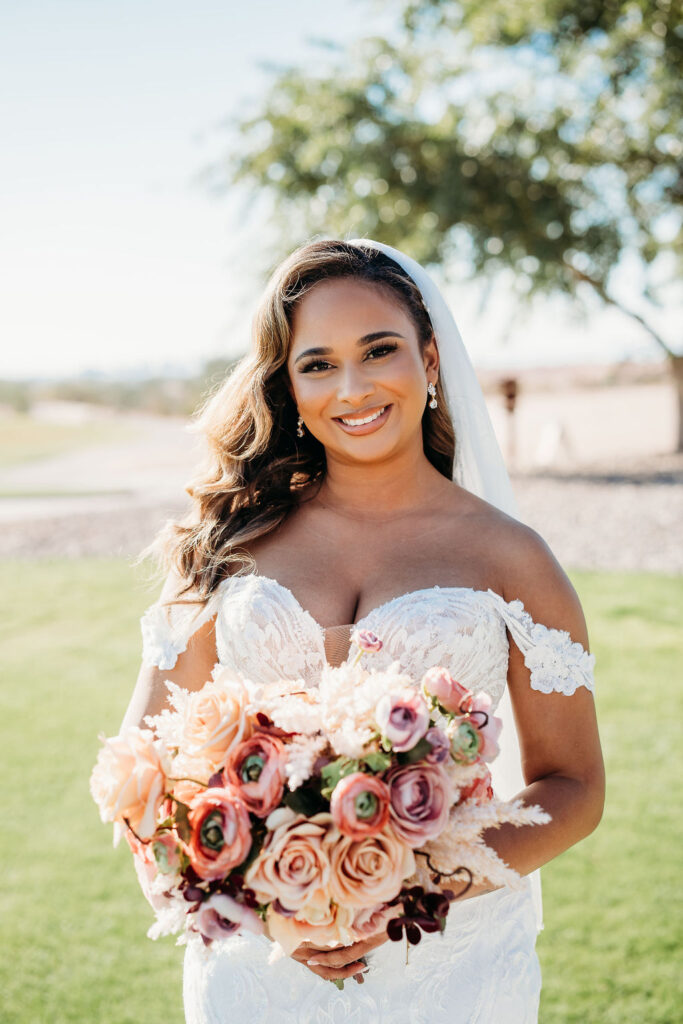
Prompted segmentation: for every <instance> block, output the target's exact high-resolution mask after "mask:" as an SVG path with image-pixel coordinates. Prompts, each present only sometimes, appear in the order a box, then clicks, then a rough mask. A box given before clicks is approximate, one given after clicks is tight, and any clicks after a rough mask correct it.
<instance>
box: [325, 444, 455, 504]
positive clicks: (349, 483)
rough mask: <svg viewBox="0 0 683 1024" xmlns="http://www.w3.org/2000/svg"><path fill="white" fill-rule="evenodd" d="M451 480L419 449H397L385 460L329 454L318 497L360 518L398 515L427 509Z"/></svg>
mask: <svg viewBox="0 0 683 1024" xmlns="http://www.w3.org/2000/svg"><path fill="white" fill-rule="evenodd" d="M447 488H449V482H448V481H447V480H446V478H445V477H444V476H443V475H442V474H441V473H439V471H438V470H437V469H435V468H434V466H432V464H431V462H430V461H429V460H428V459H427V457H426V456H425V454H424V451H423V450H422V448H421V446H420V450H419V452H416V451H414V450H413V451H407V452H406V451H404V452H400V453H396V454H395V455H393V456H391V457H390V458H388V459H385V460H383V461H382V462H372V463H370V462H368V463H361V462H348V461H345V460H341V459H339V457H338V456H337V455H336V454H334V453H332V454H330V453H328V455H327V471H326V474H325V479H324V480H323V483H322V485H321V487H320V490H319V491H318V493H317V496H316V498H317V501H318V502H319V504H321V505H323V506H325V507H326V508H328V509H331V510H332V511H335V512H339V513H342V514H346V515H351V516H354V517H355V516H357V517H358V518H359V519H365V520H368V519H372V518H398V517H400V516H401V515H409V514H410V513H411V512H414V511H419V510H423V509H424V508H425V506H428V505H430V504H431V503H433V502H434V500H435V499H436V498H437V497H438V496H440V495H441V493H443V492H444V491H445V490H446V489H447Z"/></svg>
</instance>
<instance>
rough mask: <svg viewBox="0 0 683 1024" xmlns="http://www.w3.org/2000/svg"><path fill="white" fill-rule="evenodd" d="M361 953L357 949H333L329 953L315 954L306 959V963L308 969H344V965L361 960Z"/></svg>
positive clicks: (347, 947)
mask: <svg viewBox="0 0 683 1024" xmlns="http://www.w3.org/2000/svg"><path fill="white" fill-rule="evenodd" d="M362 959H363V957H362V953H360V952H359V950H358V949H356V948H352V947H351V946H346V947H344V948H343V949H333V950H330V952H329V953H316V954H315V956H311V957H309V958H308V960H307V961H306V963H307V964H308V966H309V967H316V966H318V965H319V966H321V967H345V966H346V964H352V963H355V962H356V960H362Z"/></svg>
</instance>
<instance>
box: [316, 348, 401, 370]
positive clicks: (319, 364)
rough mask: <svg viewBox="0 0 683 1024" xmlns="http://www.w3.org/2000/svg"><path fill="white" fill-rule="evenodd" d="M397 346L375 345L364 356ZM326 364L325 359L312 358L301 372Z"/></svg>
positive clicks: (388, 350)
mask: <svg viewBox="0 0 683 1024" xmlns="http://www.w3.org/2000/svg"><path fill="white" fill-rule="evenodd" d="M397 348H398V345H375V347H374V348H371V349H369V350H368V353H367V355H366V357H365V358H366V359H367V358H368V356H371V355H373V354H374V353H375V352H382V351H386V352H395V351H396V349H397ZM326 364H327V365H328V366H329V363H327V360H326V359H314V360H312V362H310V363H306V365H305V366H304V367H303V369H302V370H301V372H302V373H308V372H309V370H312V369H313V368H314V367H316V366H325V365H326Z"/></svg>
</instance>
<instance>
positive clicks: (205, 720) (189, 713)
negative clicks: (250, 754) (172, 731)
mask: <svg viewBox="0 0 683 1024" xmlns="http://www.w3.org/2000/svg"><path fill="white" fill-rule="evenodd" d="M247 705H248V695H247V691H246V689H245V687H244V685H243V684H242V683H241V682H240V681H239V680H236V679H233V678H232V677H231V676H224V675H221V674H218V675H216V676H215V677H214V679H213V680H212V681H211V682H209V683H207V684H206V685H205V686H203V687H202V689H201V690H198V691H196V692H194V693H191V694H190V697H189V700H188V701H187V704H186V706H185V710H184V716H183V732H182V747H183V750H184V751H185V752H186V754H187V755H188V756H190V757H201V758H205V759H208V760H209V761H211V762H212V764H213V765H214V766H217V765H220V764H221V763H222V762H223V761H224V760H225V757H226V755H227V753H228V751H229V750H231V748H232V747H233V746H234V745H235V744H237V743H239V742H240V740H242V739H245V738H246V737H247V736H249V734H250V731H251V730H250V726H249V721H248V718H247V714H246V708H247Z"/></svg>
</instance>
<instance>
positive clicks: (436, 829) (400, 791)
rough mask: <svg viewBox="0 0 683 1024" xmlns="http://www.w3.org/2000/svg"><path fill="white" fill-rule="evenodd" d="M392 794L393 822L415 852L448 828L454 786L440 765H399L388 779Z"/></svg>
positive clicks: (419, 763)
mask: <svg viewBox="0 0 683 1024" xmlns="http://www.w3.org/2000/svg"><path fill="white" fill-rule="evenodd" d="M385 779H386V782H387V785H388V786H389V791H390V794H391V807H390V820H391V825H392V827H393V829H394V831H395V832H396V834H397V835H398V836H399V837H400V838H401V839H402V840H403V841H404V842H406V843H408V845H409V846H411V847H413V849H417V848H418V847H420V846H423V845H424V843H426V842H428V840H430V839H435V838H436V836H438V835H439V833H440V832H442V831H443V829H444V828H445V826H446V823H447V821H448V812H449V810H450V807H451V804H452V798H453V787H452V784H451V781H450V779H449V778H448V775H447V774H446V771H445V769H444V768H443V766H442V765H440V764H427V763H425V762H424V761H418V762H417V764H407V765H398V766H396V767H394V768H390V769H389V771H388V772H387V774H386V776H385Z"/></svg>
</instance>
